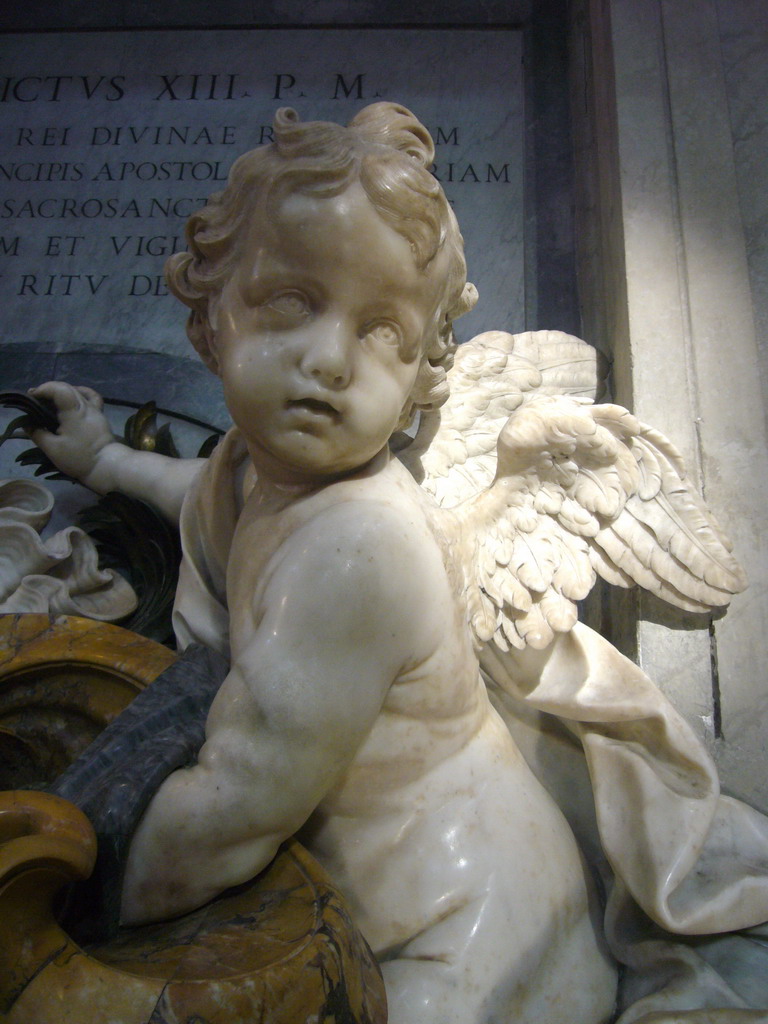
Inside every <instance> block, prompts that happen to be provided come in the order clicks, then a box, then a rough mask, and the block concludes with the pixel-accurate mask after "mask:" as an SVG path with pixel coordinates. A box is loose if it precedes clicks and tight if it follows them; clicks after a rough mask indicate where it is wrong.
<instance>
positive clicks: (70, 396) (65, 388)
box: [29, 380, 85, 413]
mask: <svg viewBox="0 0 768 1024" xmlns="http://www.w3.org/2000/svg"><path fill="white" fill-rule="evenodd" d="M29 393H30V395H34V396H35V398H49V399H50V400H51V401H52V402H53V404H54V405H55V406H56V409H57V410H58V412H60V413H64V412H71V411H72V410H74V409H79V408H81V407H82V405H83V404H84V402H85V399H84V397H83V395H82V394H81V392H80V390H79V389H78V388H75V387H72V385H71V384H66V383H65V382H64V381H62V380H49V381H46V383H45V384H39V385H38V386H37V387H36V388H30V389H29Z"/></svg>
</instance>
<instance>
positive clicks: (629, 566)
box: [411, 332, 746, 650]
mask: <svg viewBox="0 0 768 1024" xmlns="http://www.w3.org/2000/svg"><path fill="white" fill-rule="evenodd" d="M478 343H479V344H478ZM469 345H470V346H473V347H472V348H471V349H470V350H469V351H468V352H467V354H466V355H462V356H461V359H457V372H456V376H457V383H458V388H457V392H458V393H456V392H455V391H454V392H452V398H451V400H450V403H449V407H448V409H447V410H446V413H445V415H444V419H443V422H442V423H441V425H440V429H439V430H437V431H436V432H434V434H433V436H432V438H431V444H430V445H429V447H428V448H427V449H426V450H424V451H421V452H419V451H418V447H417V446H418V444H419V441H420V435H417V438H416V443H417V444H416V445H415V446H414V451H413V452H412V453H411V458H412V459H413V458H418V460H419V468H420V471H421V472H422V473H423V482H424V486H425V487H427V489H429V490H430V491H431V492H432V493H433V494H434V496H435V497H436V499H437V501H438V503H439V504H440V505H441V506H442V507H444V508H446V509H448V508H450V509H452V510H453V517H454V519H455V521H456V522H457V523H458V527H459V543H460V544H461V547H462V550H461V561H462V563H463V565H464V570H465V576H466V587H467V599H468V604H469V611H470V620H471V624H472V628H473V631H474V633H475V637H476V639H477V641H478V642H479V643H484V642H487V641H489V640H491V639H493V640H494V641H495V642H496V643H497V644H498V646H499V647H501V648H502V649H503V650H506V649H508V647H509V646H513V647H517V648H522V647H524V646H526V645H530V646H533V647H539V648H541V647H545V646H547V644H549V643H550V642H551V640H552V639H553V636H554V634H555V633H557V632H567V631H568V630H570V629H571V628H572V626H573V625H574V623H575V622H576V618H577V602H578V601H580V600H582V599H583V598H585V597H586V596H587V594H588V593H589V591H590V590H591V588H592V586H593V585H594V583H595V580H596V576H597V575H598V574H599V575H600V576H601V577H602V578H603V579H605V580H607V581H608V582H609V583H613V584H617V585H619V586H624V587H629V586H632V585H633V584H639V585H640V586H643V587H645V588H646V589H647V590H649V591H651V592H652V593H654V594H657V595H658V596H659V597H662V598H663V599H665V600H666V601H668V602H670V603H671V604H674V605H676V606H678V607H680V608H684V609H686V610H689V611H707V610H709V609H710V608H712V607H718V606H721V605H725V604H727V603H728V601H729V600H730V597H731V595H732V594H734V593H737V592H739V591H740V590H742V589H743V588H744V587H745V586H746V580H745V577H744V573H743V571H742V570H741V568H740V567H739V565H738V563H737V562H736V561H735V559H734V558H733V556H732V554H731V545H730V543H729V542H728V540H727V538H726V537H725V536H724V535H723V533H722V532H721V530H720V528H719V527H718V525H717V523H716V522H715V520H714V518H713V517H712V515H711V514H710V513H709V511H708V510H707V509H706V507H705V505H704V503H703V501H702V500H701V498H700V497H699V496H698V494H697V493H696V491H695V490H694V488H693V487H692V486H691V485H690V483H689V482H688V481H687V480H686V476H685V468H684V466H683V463H682V459H681V458H680V456H679V454H678V453H677V451H676V450H675V449H674V447H673V446H672V445H671V444H670V442H669V441H667V440H666V438H664V437H663V436H662V435H661V434H660V433H659V432H658V431H656V430H654V429H652V428H651V427H648V426H646V425H644V424H642V423H641V422H640V421H639V420H637V419H636V418H635V417H634V416H632V415H631V414H630V413H629V412H627V410H626V409H622V408H621V407H620V406H616V405H594V404H593V403H592V402H591V400H590V398H589V397H584V396H585V395H589V390H590V388H589V386H588V381H589V378H590V374H591V379H592V381H593V386H594V382H595V380H596V364H595V358H594V356H591V355H590V351H591V350H589V347H588V346H587V345H586V344H585V343H584V342H580V341H579V340H578V339H575V338H570V337H568V336H565V335H557V334H556V333H555V332H546V333H544V332H541V333H539V332H537V333H536V334H531V335H518V336H516V337H513V336H511V335H500V334H495V333H494V334H491V335H482V336H480V338H479V339H475V342H470V343H469ZM558 348H559V355H558ZM502 350H503V351H502ZM584 350H587V351H584ZM459 351H460V352H461V349H460V350H459ZM500 352H501V354H499V353H500ZM526 352H527V353H530V354H532V355H533V356H534V359H536V360H537V361H538V362H539V363H541V364H543V365H536V363H534V361H533V360H532V359H529V358H528V357H527V355H526V354H525V353H526ZM550 357H551V358H550ZM561 357H563V358H561ZM582 358H583V361H580V359H582ZM569 360H570V363H571V365H569ZM590 360H591V362H590ZM484 363H490V364H491V370H490V371H489V372H488V373H486V372H485V371H484V369H483V365H484ZM502 364H503V365H502ZM574 367H575V369H574ZM537 375H538V376H537ZM453 379H454V378H453V372H452V378H451V383H452V385H453ZM505 388H506V393H505ZM568 392H569V393H568ZM420 433H421V432H420ZM421 445H422V448H425V447H426V446H425V442H424V438H422V440H421ZM417 478H418V476H417Z"/></svg>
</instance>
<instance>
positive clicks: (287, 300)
mask: <svg viewBox="0 0 768 1024" xmlns="http://www.w3.org/2000/svg"><path fill="white" fill-rule="evenodd" d="M263 305H264V306H266V308H267V309H271V310H273V311H274V312H275V313H281V314H282V315H283V316H286V317H291V318H293V319H300V318H301V317H305V316H307V314H308V313H309V302H308V300H307V297H306V296H305V295H302V293H301V292H297V291H285V292H278V293H277V294H276V295H271V296H270V297H269V298H268V299H267V301H266V302H265V303H264V304H263Z"/></svg>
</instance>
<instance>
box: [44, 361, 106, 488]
mask: <svg viewBox="0 0 768 1024" xmlns="http://www.w3.org/2000/svg"><path fill="white" fill-rule="evenodd" d="M30 394H32V395H34V396H35V397H37V398H49V399H50V400H51V401H52V402H53V403H54V405H55V406H56V411H57V413H58V416H59V429H58V431H57V433H55V434H53V433H51V432H50V431H48V430H34V431H33V432H32V433H31V435H30V436H31V438H32V440H33V441H34V443H35V444H36V445H37V446H38V447H39V448H41V449H42V450H43V451H44V452H45V454H46V455H47V456H48V458H49V459H50V460H51V461H52V462H53V463H54V465H55V466H56V467H57V468H58V469H59V470H61V472H62V473H66V474H67V475H68V476H71V477H74V478H75V479H76V480H79V481H80V482H81V483H83V484H85V486H86V487H92V488H93V489H94V490H101V488H100V487H98V486H95V481H94V477H95V476H97V475H98V474H97V467H98V464H99V458H100V455H101V453H102V451H103V450H104V448H106V447H107V445H109V444H112V443H113V442H114V440H115V438H114V436H113V434H112V430H111V428H110V426H109V423H108V421H107V418H106V416H105V415H104V413H103V412H102V409H103V407H104V400H103V399H102V397H101V395H99V394H97V393H96V392H95V391H93V390H92V388H87V387H73V386H72V385H71V384H64V383H63V382H61V381H49V382H48V383H46V384H41V385H40V386H39V387H36V388H32V389H30Z"/></svg>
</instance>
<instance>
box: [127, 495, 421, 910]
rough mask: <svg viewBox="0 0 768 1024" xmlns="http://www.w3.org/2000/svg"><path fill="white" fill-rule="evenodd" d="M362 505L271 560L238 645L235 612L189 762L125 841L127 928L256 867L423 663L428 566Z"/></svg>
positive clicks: (312, 527)
mask: <svg viewBox="0 0 768 1024" xmlns="http://www.w3.org/2000/svg"><path fill="white" fill-rule="evenodd" d="M362 504H363V503H358V502H353V503H351V505H345V506H336V507H334V508H333V509H330V510H328V511H327V512H325V513H322V514H321V515H319V516H318V517H317V518H316V519H315V520H313V521H312V522H311V523H310V524H308V525H307V526H305V527H304V528H302V529H301V530H299V531H298V532H297V533H296V534H294V535H293V536H292V538H291V539H290V541H288V542H287V543H286V544H285V545H284V547H283V548H282V549H281V550H280V551H279V552H278V554H277V555H276V556H274V557H273V560H272V565H273V566H276V567H275V568H274V571H273V572H272V573H271V577H270V579H269V582H268V583H267V585H266V587H264V588H263V590H262V589H260V590H259V592H257V595H256V599H255V603H254V606H253V608H252V611H251V615H252V624H253V625H252V630H251V631H250V636H248V637H247V639H246V641H245V642H242V639H241V638H240V637H239V636H238V634H239V633H240V632H243V633H245V634H248V632H249V630H248V628H247V625H246V627H243V626H242V622H241V623H240V626H238V623H237V617H238V613H237V611H233V666H232V669H231V671H230V673H229V675H228V676H227V678H226V679H225V681H224V683H223V684H222V687H221V689H220V691H219V693H218V694H217V696H216V699H215V701H214V703H213V706H212V708H211V711H210V714H209V717H208V722H207V726H206V734H207V740H206V743H205V744H204V746H203V748H202V750H201V753H200V759H199V762H198V764H197V765H196V766H194V767H193V768H189V769H183V770H180V771H177V772H174V773H173V774H172V775H170V776H169V777H168V779H167V780H166V781H165V783H164V784H163V785H162V786H161V788H160V789H159V790H158V792H157V794H156V795H155V797H154V798H153V800H152V802H151V803H150V805H149V807H148V810H147V812H146V814H145V816H144V818H143V819H142V821H141V823H140V825H139V827H138V829H137V831H136V834H135V836H134V839H133V842H132V845H131V849H130V854H129V859H128V866H127V872H126V878H125V884H124V889H123V906H122V916H123V920H124V921H125V923H129V924H130V923H138V922H140V921H144V920H151V919H155V918H160V917H166V916H173V915H175V914H179V913H182V912H184V911H188V910H190V909H192V908H193V907H196V906H199V905H201V904H203V903H205V902H206V901H207V900H209V899H211V898H212V897H213V896H215V895H216V894H217V893H219V892H221V891H222V890H223V889H225V888H227V887H228V886H231V885H236V884H240V883H242V882H244V881H246V880H248V879H249V878H252V877H253V876H254V875H255V874H256V873H258V871H260V870H261V869H262V868H264V867H265V866H266V865H267V864H268V863H269V861H270V860H271V859H272V857H273V856H274V854H275V852H276V850H277V847H278V845H279V844H280V842H282V841H283V840H284V839H285V838H287V837H288V836H290V835H292V834H293V833H294V832H295V831H296V830H297V829H298V828H299V827H300V826H301V825H302V824H303V823H304V822H305V821H306V820H307V818H308V817H309V816H310V814H311V813H312V811H313V810H314V809H315V808H316V807H317V805H318V804H319V803H320V802H321V800H322V799H323V797H324V796H325V794H326V793H328V791H329V790H330V789H331V787H332V786H333V785H334V784H335V783H336V782H337V780H338V779H339V778H340V776H341V774H342V773H343V772H344V770H345V769H346V768H347V767H348V766H349V764H350V763H351V761H352V759H353V758H354V757H355V754H356V753H357V751H358V749H359V748H360V746H361V744H362V743H363V741H364V740H365V738H366V736H367V735H368V733H369V731H370V729H371V727H372V725H373V723H374V721H375V720H376V718H377V716H378V714H379V712H380V710H381V705H382V702H383V701H384V698H385V696H386V694H387V691H388V689H389V687H390V685H391V684H392V682H393V681H394V680H395V678H396V677H397V676H398V674H399V673H400V672H401V671H402V670H403V669H405V668H408V667H410V666H412V665H413V664H415V663H418V662H419V661H420V660H421V659H422V658H424V657H425V656H426V655H425V653H424V646H425V643H427V642H428V641H429V637H428V636H426V635H425V633H424V628H423V627H424V622H425V616H424V614H423V609H424V607H429V594H428V585H429V578H430V575H429V570H430V565H429V564H427V565H426V566H425V559H424V557H423V556H422V555H421V554H420V553H419V550H418V544H417V543H416V540H415V538H414V537H413V536H412V535H411V532H410V531H409V530H408V529H407V528H405V529H404V527H403V524H402V522H401V521H400V520H399V519H396V517H395V516H394V515H393V514H392V513H391V512H389V511H388V510H387V509H382V510H374V512H373V513H371V512H370V511H369V510H367V509H365V508H364V510H363V511H364V514H365V519H364V521H363V522H361V521H360V511H359V510H360V506H361V505H362ZM420 613H421V614H420ZM426 619H427V620H428V619H429V614H427V616H426ZM436 637H437V631H435V638H436ZM434 642H435V643H436V642H437V641H436V639H435V640H434Z"/></svg>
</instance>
